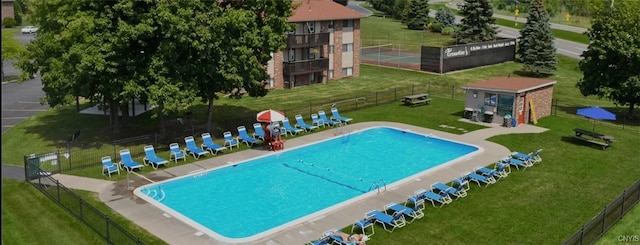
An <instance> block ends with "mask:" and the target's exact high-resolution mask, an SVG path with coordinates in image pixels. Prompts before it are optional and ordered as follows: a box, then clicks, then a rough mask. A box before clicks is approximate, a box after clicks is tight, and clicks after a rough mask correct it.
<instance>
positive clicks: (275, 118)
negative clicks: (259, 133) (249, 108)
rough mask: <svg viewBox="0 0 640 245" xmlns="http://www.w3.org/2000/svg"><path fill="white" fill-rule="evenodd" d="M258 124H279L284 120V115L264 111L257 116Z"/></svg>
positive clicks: (279, 112)
mask: <svg viewBox="0 0 640 245" xmlns="http://www.w3.org/2000/svg"><path fill="white" fill-rule="evenodd" d="M256 120H257V121H258V122H279V121H282V120H284V113H283V112H281V111H276V110H271V109H269V110H264V111H261V112H259V113H258V115H256Z"/></svg>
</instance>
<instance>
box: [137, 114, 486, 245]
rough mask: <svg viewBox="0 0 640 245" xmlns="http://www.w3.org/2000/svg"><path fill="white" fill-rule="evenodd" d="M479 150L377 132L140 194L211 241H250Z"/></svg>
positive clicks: (146, 189)
mask: <svg viewBox="0 0 640 245" xmlns="http://www.w3.org/2000/svg"><path fill="white" fill-rule="evenodd" d="M479 151H481V150H480V148H478V147H476V146H472V145H468V144H463V143H458V142H453V141H449V140H445V139H440V138H437V137H433V136H428V135H422V134H417V133H413V132H410V131H406V130H401V129H397V128H391V127H374V128H368V129H364V130H360V131H354V132H351V133H349V134H344V135H341V136H337V137H333V138H329V139H327V140H324V141H321V142H318V143H314V144H309V145H305V146H301V147H298V148H292V149H288V150H286V151H283V152H276V153H271V154H268V155H266V156H263V157H258V158H254V159H249V160H247V161H244V162H239V163H234V164H229V165H227V166H224V167H220V168H216V169H212V170H208V171H206V172H199V173H194V174H190V175H186V176H183V177H179V178H175V179H171V180H167V181H163V182H158V183H153V184H150V185H146V186H142V187H140V188H138V189H136V190H135V193H136V195H137V196H139V197H141V198H143V199H144V200H146V201H148V202H149V203H151V204H153V205H155V206H157V207H158V208H160V209H162V210H163V211H165V212H167V213H168V214H171V215H173V216H174V217H176V218H178V219H180V220H182V221H184V222H185V223H187V224H190V225H192V226H194V227H195V228H196V229H198V230H200V231H202V232H203V233H206V234H208V235H209V236H211V237H214V238H216V239H219V240H221V241H225V242H247V241H252V240H257V239H260V238H262V237H265V236H267V235H269V234H272V233H274V232H276V231H280V230H282V229H285V228H286V227H289V226H291V225H294V224H298V223H301V222H303V221H307V220H310V219H312V218H314V217H317V216H319V215H320V214H322V213H325V212H328V211H330V210H331V208H332V207H336V206H339V205H344V204H345V203H349V202H351V201H353V200H358V199H360V198H363V197H366V196H368V195H375V194H376V193H377V192H378V191H379V190H380V191H383V190H384V188H385V185H387V186H389V185H395V184H400V183H402V182H404V181H408V180H409V179H411V178H409V177H411V176H414V175H419V174H423V173H425V172H426V171H428V170H430V169H432V168H434V167H437V166H440V165H442V164H447V163H451V162H454V161H455V160H458V159H461V158H464V157H467V156H469V155H470V154H475V153H477V152H479ZM398 201H401V200H398Z"/></svg>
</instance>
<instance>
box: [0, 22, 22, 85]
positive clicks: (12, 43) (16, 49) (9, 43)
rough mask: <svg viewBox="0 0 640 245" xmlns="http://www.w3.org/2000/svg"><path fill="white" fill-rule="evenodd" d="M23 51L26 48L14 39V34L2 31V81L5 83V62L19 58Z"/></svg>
mask: <svg viewBox="0 0 640 245" xmlns="http://www.w3.org/2000/svg"><path fill="white" fill-rule="evenodd" d="M23 51H24V47H22V45H20V43H19V42H18V40H16V39H15V38H13V32H11V31H8V30H2V65H3V66H2V68H1V69H2V81H4V61H5V60H10V59H15V58H18V57H19V56H20V53H22V52H23Z"/></svg>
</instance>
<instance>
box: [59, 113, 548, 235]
mask: <svg viewBox="0 0 640 245" xmlns="http://www.w3.org/2000/svg"><path fill="white" fill-rule="evenodd" d="M461 120H465V119H461ZM478 124H482V125H483V126H489V128H486V129H481V130H476V131H472V132H469V133H465V134H462V135H457V134H451V133H446V132H442V131H438V130H434V129H427V128H422V127H417V126H412V125H407V124H401V123H392V122H363V123H356V124H351V125H347V126H344V127H339V128H336V129H329V130H325V131H322V132H318V133H307V134H304V135H303V136H301V137H297V138H293V139H288V140H287V141H286V143H285V146H286V148H292V147H297V146H301V145H306V144H310V143H313V142H316V141H319V140H323V139H327V138H330V137H334V136H336V135H339V134H344V133H349V132H351V131H356V130H361V129H365V128H369V127H375V126H388V127H394V128H399V129H403V130H410V131H413V132H416V133H421V134H431V135H434V136H437V137H440V138H444V139H450V140H454V141H459V142H463V143H468V144H472V145H476V146H478V147H481V148H482V149H483V150H484V151H483V152H481V153H479V154H476V155H473V156H472V157H470V158H467V159H462V160H460V161H458V162H455V163H452V164H448V165H446V166H443V167H440V168H437V169H435V170H434V171H429V172H427V173H425V174H422V175H420V176H418V177H415V178H413V179H411V180H409V181H406V182H404V183H402V184H399V185H392V187H391V188H388V189H387V190H386V191H382V192H380V193H379V194H374V195H369V196H367V197H365V198H362V199H359V200H357V201H356V202H354V203H351V204H347V205H341V206H339V207H337V208H334V209H331V210H330V211H328V212H326V213H324V214H321V215H319V216H316V217H314V218H312V219H311V220H307V221H304V222H301V223H299V224H294V225H292V226H289V227H288V228H286V229H283V230H281V231H278V232H276V233H274V234H271V235H268V236H266V237H265V238H262V239H258V240H256V241H253V242H249V243H243V244H267V245H279V244H305V243H308V242H310V241H312V240H315V239H317V238H319V237H320V236H321V235H322V233H323V232H324V231H326V230H329V229H332V228H337V229H340V228H342V227H345V226H350V225H351V224H353V222H354V221H355V220H358V219H362V218H363V216H364V214H365V213H366V212H368V211H370V210H373V209H382V208H383V207H384V205H385V204H388V203H390V202H398V203H401V202H404V200H406V198H407V197H408V196H410V195H412V194H413V192H414V191H415V190H417V189H421V188H429V186H430V185H431V184H432V183H434V182H449V181H451V180H453V179H455V178H457V177H459V176H460V174H461V173H463V172H467V171H472V170H473V168H474V167H477V166H486V165H489V164H492V163H495V162H496V161H498V160H499V159H501V158H503V157H505V156H508V155H509V154H510V153H511V152H512V151H516V150H518V149H507V148H506V147H504V146H502V145H499V144H496V143H493V142H489V141H486V139H487V138H489V137H492V136H495V135H500V134H513V133H541V132H544V131H546V130H547V129H545V128H540V127H537V126H533V125H528V124H523V125H519V126H517V127H514V128H505V127H500V126H499V125H497V124H488V123H478ZM441 127H446V125H441ZM460 130H464V129H460ZM285 150H286V149H285ZM270 153H272V152H270V151H267V150H266V149H262V147H254V148H252V149H250V150H244V151H237V152H233V153H227V154H224V155H221V156H215V157H211V156H209V157H205V158H204V159H202V160H200V161H198V162H195V163H191V164H184V165H180V164H181V163H180V162H178V165H175V164H174V163H173V162H172V163H171V164H170V165H169V167H168V168H163V169H160V170H157V171H154V172H151V173H147V174H145V175H144V176H138V175H137V174H132V175H130V178H129V182H128V183H127V180H122V181H117V182H114V181H106V180H105V181H99V180H95V179H91V181H88V180H85V179H86V178H82V177H74V176H68V175H62V174H56V175H55V176H54V178H56V179H58V180H59V181H60V182H61V183H62V184H63V185H65V186H67V187H68V188H72V189H82V190H89V191H94V192H97V193H99V198H100V199H101V200H102V201H103V202H104V203H105V204H107V205H108V206H109V207H111V208H112V209H114V210H115V211H116V212H118V213H120V214H121V215H122V216H124V217H127V218H128V219H129V220H131V221H133V222H134V223H136V224H137V225H138V226H140V227H142V228H143V229H146V230H147V231H149V232H151V233H152V234H154V235H156V236H157V237H159V238H160V239H162V240H164V241H166V242H167V243H169V244H229V243H224V242H222V241H218V240H216V239H214V238H212V237H209V236H207V235H205V234H203V233H202V232H200V231H198V230H197V229H195V228H193V227H192V226H190V225H188V224H186V223H184V222H183V221H181V220H178V219H176V218H174V217H172V216H170V215H168V214H166V213H165V212H164V211H162V210H160V209H159V208H156V207H155V206H153V205H151V204H149V203H147V202H146V201H144V200H142V199H141V198H138V197H137V196H135V195H134V194H133V190H134V188H137V187H139V186H143V185H146V184H149V183H151V182H150V181H154V182H158V181H162V180H166V179H170V178H174V177H177V176H183V175H187V174H190V173H194V172H198V171H203V170H207V169H212V168H216V167H220V166H224V165H227V164H229V163H235V162H241V161H244V160H246V159H249V158H253V157H259V156H263V155H267V154H270ZM248 222H249V221H248ZM376 228H377V230H378V231H377V232H381V231H382V230H381V229H382V227H380V226H377V227H376ZM372 239H375V235H374V237H372ZM235 244H239V243H235Z"/></svg>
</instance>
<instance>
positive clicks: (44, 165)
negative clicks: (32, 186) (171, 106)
mask: <svg viewBox="0 0 640 245" xmlns="http://www.w3.org/2000/svg"><path fill="white" fill-rule="evenodd" d="M417 93H428V94H430V95H431V96H435V97H446V98H450V99H458V100H462V99H464V90H463V89H462V88H460V87H459V86H456V85H451V84H437V83H431V82H429V83H424V84H418V85H412V86H407V87H398V88H391V89H388V90H384V91H377V92H372V93H363V94H361V95H358V96H353V97H347V98H335V99H333V100H329V101H324V102H321V103H310V104H308V105H304V106H300V107H296V108H288V109H279V108H274V109H279V110H281V111H283V112H284V113H285V115H287V117H289V120H293V121H291V122H292V123H293V124H295V119H294V116H295V115H298V114H300V115H302V116H303V118H305V121H307V122H310V115H311V114H313V113H317V112H318V111H320V110H324V111H325V112H326V113H327V115H331V107H332V106H334V105H335V106H336V107H337V108H338V109H339V110H340V112H341V113H342V114H343V113H344V112H347V113H348V112H349V111H356V110H360V109H363V108H368V107H372V106H377V105H381V104H388V103H394V102H397V103H399V102H400V100H401V99H402V97H404V96H406V95H411V94H417ZM255 122H256V121H255V116H253V115H252V116H247V117H240V118H234V119H230V120H225V121H222V122H218V123H217V124H216V125H214V127H213V129H212V131H211V132H208V133H210V134H211V136H212V137H213V138H214V139H221V138H222V133H223V132H224V131H231V132H235V131H236V128H237V127H238V126H245V127H247V129H249V130H251V129H252V125H253V123H255ZM205 132H207V127H206V125H192V124H190V123H186V124H185V125H182V127H181V128H180V129H178V130H173V131H171V132H168V133H167V134H166V135H165V137H164V138H161V137H160V136H159V135H160V134H159V133H153V134H147V135H140V136H135V137H131V138H125V139H120V140H116V141H112V142H109V143H103V144H92V145H74V143H69V144H67V147H66V148H64V149H58V150H56V151H53V152H46V153H40V154H31V155H29V156H24V165H25V168H26V167H27V166H31V167H30V168H28V169H30V171H27V172H26V178H27V179H28V180H30V179H35V178H38V177H39V173H40V172H47V173H51V174H53V173H62V172H69V171H74V170H80V169H85V168H92V167H93V168H98V169H99V168H101V158H102V157H104V156H110V157H111V159H112V160H113V161H114V162H117V161H119V160H120V154H119V152H120V150H123V149H129V151H130V152H131V156H132V157H133V158H138V159H139V158H142V157H144V146H145V145H153V146H154V148H155V149H156V152H157V153H158V155H159V156H161V157H167V158H168V157H169V153H168V150H169V149H168V148H169V144H170V143H173V142H177V143H179V144H180V145H184V137H186V136H190V135H191V136H194V138H196V139H198V138H199V136H200V135H201V134H202V133H205ZM96 171H99V170H96Z"/></svg>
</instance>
